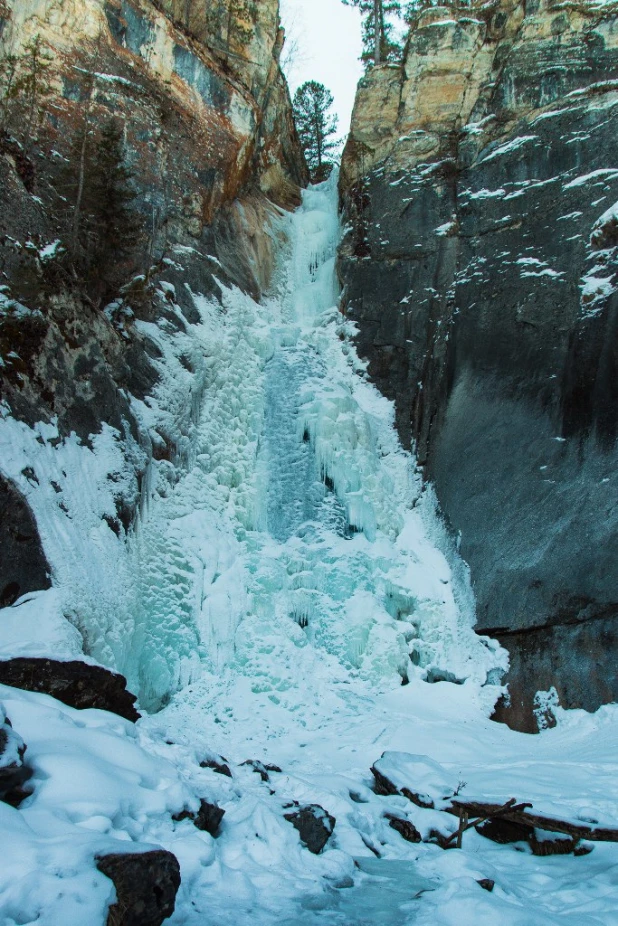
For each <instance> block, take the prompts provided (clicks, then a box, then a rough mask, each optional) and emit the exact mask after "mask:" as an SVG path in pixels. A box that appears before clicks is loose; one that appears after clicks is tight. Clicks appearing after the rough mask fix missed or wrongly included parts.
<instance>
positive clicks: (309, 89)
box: [293, 80, 338, 182]
mask: <svg viewBox="0 0 618 926" xmlns="http://www.w3.org/2000/svg"><path fill="white" fill-rule="evenodd" d="M333 103H334V100H333V95H332V93H331V92H330V90H327V89H326V87H325V86H324V85H323V84H319V83H317V81H315V80H310V81H307V83H304V84H303V85H302V87H299V88H298V90H297V91H296V93H295V94H294V104H293V107H294V121H295V123H296V128H297V131H298V135H299V138H300V142H301V145H302V146H303V150H304V152H305V157H306V159H307V164H308V166H309V170H310V171H311V176H312V179H313V180H314V182H315V181H316V180H323V179H325V177H327V176H328V174H329V173H330V170H332V162H331V161H329V160H328V156H329V155H330V154H332V153H333V152H334V151H335V150H336V149H337V147H338V145H337V142H336V141H333V140H332V138H333V135H334V134H335V132H336V131H337V123H338V119H337V116H335V115H331V114H329V112H328V110H329V109H330V108H331V106H332V105H333Z"/></svg>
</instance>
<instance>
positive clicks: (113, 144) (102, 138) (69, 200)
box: [59, 118, 143, 303]
mask: <svg viewBox="0 0 618 926" xmlns="http://www.w3.org/2000/svg"><path fill="white" fill-rule="evenodd" d="M131 180H132V174H131V171H130V170H129V169H128V167H127V166H126V164H125V156H124V143H123V130H122V127H121V125H120V124H119V123H118V122H117V121H116V120H115V119H113V118H111V119H109V120H108V121H107V122H106V123H105V124H104V125H103V127H102V129H101V130H100V131H96V130H95V129H94V128H93V126H92V124H91V120H90V119H87V120H85V122H84V125H83V126H82V127H81V128H80V129H79V130H78V132H76V134H75V136H74V138H73V140H72V144H71V148H70V152H69V158H68V161H67V164H66V168H65V172H64V177H63V178H62V179H61V182H60V185H59V192H60V194H61V196H62V197H63V199H64V200H65V202H66V206H67V210H68V212H67V223H66V224H67V225H68V226H69V228H70V235H69V237H68V245H67V257H68V259H69V260H70V262H71V266H72V270H73V276H74V277H75V278H76V279H78V280H81V281H82V282H83V283H85V284H86V285H87V287H88V291H89V295H90V297H91V298H92V301H93V302H95V303H99V302H100V301H101V299H104V298H107V297H108V296H109V295H111V294H114V295H115V291H117V289H118V287H119V286H120V285H121V283H122V282H123V279H124V278H126V276H127V275H128V274H129V272H130V270H131V267H130V265H131V262H132V261H131V258H132V257H133V255H134V254H135V252H136V250H137V248H138V246H139V244H140V242H141V238H142V231H143V223H142V221H141V218H140V216H139V214H138V212H137V211H136V209H135V199H136V194H135V192H134V190H133V188H132V186H131Z"/></svg>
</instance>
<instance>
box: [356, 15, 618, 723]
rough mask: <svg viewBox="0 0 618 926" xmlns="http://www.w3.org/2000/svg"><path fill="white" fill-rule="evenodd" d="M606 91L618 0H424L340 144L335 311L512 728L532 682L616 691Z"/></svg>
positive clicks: (616, 46)
mask: <svg viewBox="0 0 618 926" xmlns="http://www.w3.org/2000/svg"><path fill="white" fill-rule="evenodd" d="M617 105H618V4H616V3H614V2H596V0H591V2H587V3H582V2H570V0H567V2H557V0H526V2H522V0H489V2H480V0H473V2H471V3H466V4H450V5H449V6H448V7H446V6H445V7H434V8H431V9H428V10H425V11H424V12H422V13H420V14H419V16H418V20H417V22H416V23H414V24H413V26H412V29H411V33H410V37H409V40H408V43H407V47H406V52H405V60H404V62H403V64H402V65H401V66H393V65H387V66H382V67H378V68H374V69H373V70H372V71H370V72H369V74H368V75H367V77H366V78H365V79H364V80H363V81H362V82H361V85H360V87H359V91H358V97H357V101H356V107H355V111H354V116H353V124H352V131H351V135H350V139H349V142H348V145H347V147H346V150H345V154H344V158H343V166H342V174H341V193H342V197H343V201H344V205H345V209H346V213H347V222H348V232H347V235H346V238H345V240H344V242H343V245H342V248H341V252H340V261H339V270H340V276H341V278H342V282H343V284H344V286H345V289H344V311H346V312H347V313H348V314H349V315H350V317H351V318H353V319H354V320H355V321H356V322H357V325H358V337H357V343H358V347H359V350H360V352H361V354H362V355H363V356H365V357H366V358H368V360H369V372H370V374H371V376H372V377H373V378H374V380H375V381H376V383H377V384H378V385H379V387H380V388H381V389H382V391H383V392H384V393H385V394H386V395H388V396H389V397H391V398H393V399H394V400H395V403H396V409H397V424H398V428H399V431H400V434H401V437H402V439H403V440H404V442H405V443H406V444H408V445H409V444H414V445H415V446H416V448H417V451H418V455H419V460H420V462H421V463H422V464H423V466H424V467H425V472H426V474H427V478H428V479H430V480H432V481H433V482H434V483H435V486H436V490H437V493H438V496H439V500H440V503H441V506H442V509H443V512H444V514H445V517H446V519H447V521H448V522H449V523H450V525H451V527H452V530H453V531H454V532H455V533H456V534H457V535H459V539H460V548H461V553H462V555H463V557H464V558H465V559H466V560H467V561H468V563H469V565H470V568H471V574H472V580H473V585H474V589H475V593H476V598H477V603H478V625H477V628H478V630H479V632H483V633H489V634H492V635H494V636H496V637H498V639H499V640H500V641H501V642H502V643H503V644H504V645H505V646H506V648H507V649H508V650H509V652H510V654H511V670H510V673H509V675H508V676H507V679H506V681H508V682H509V685H510V699H511V700H510V706H508V707H507V706H502V707H501V708H499V710H498V712H497V716H498V717H500V718H501V719H505V720H507V721H508V722H509V723H510V724H511V725H513V726H515V727H517V728H519V729H522V730H529V731H533V730H535V729H536V728H537V727H536V720H535V717H534V716H533V710H534V707H535V701H534V696H535V693H536V692H537V691H538V690H541V691H548V690H550V689H551V688H552V687H555V689H556V692H557V694H558V697H559V699H560V702H561V703H562V705H563V706H565V707H583V708H586V709H588V710H592V709H594V708H596V707H597V706H598V705H599V704H601V703H603V702H606V701H610V700H616V698H617V697H618V676H617V674H616V644H617V642H618V640H617V630H618V627H617V624H616V616H617V614H618V573H617V571H616V567H615V564H616V557H617V554H618V532H617V528H618V508H617V501H618V497H617V490H616V476H615V469H616V451H615V438H616V422H617V412H618V408H617V398H618V396H617V391H616V381H617V376H616V374H617V372H618V371H617V369H616V367H617V362H618V340H617V336H616V318H617V315H616V312H617V310H618V297H617V295H616V292H617V290H618V276H617V270H618V264H617V260H618V248H617V245H618V235H617V232H616V227H617V223H618V202H617V200H618V170H617V169H616V164H615V157H614V154H613V152H614V150H615V146H616V136H617V127H618V121H617V119H616V106H617ZM541 700H542V699H541ZM538 703H539V701H538V699H537V704H538Z"/></svg>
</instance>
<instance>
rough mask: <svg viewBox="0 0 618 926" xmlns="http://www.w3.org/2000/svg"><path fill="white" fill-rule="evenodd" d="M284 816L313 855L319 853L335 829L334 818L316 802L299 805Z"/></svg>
mask: <svg viewBox="0 0 618 926" xmlns="http://www.w3.org/2000/svg"><path fill="white" fill-rule="evenodd" d="M284 816H285V819H286V820H289V821H290V823H291V824H292V826H294V827H295V828H296V829H297V830H298V833H299V835H300V839H301V842H303V843H304V844H305V846H306V847H307V848H308V849H309V851H310V852H313V854H314V855H319V854H320V852H321V851H322V849H323V848H324V846H325V845H326V843H327V842H328V840H329V839H330V837H331V836H332V833H333V830H334V829H335V823H336V820H335V818H334V817H333V816H332V815H331V814H329V813H328V811H326V810H324V808H323V807H320V806H319V805H318V804H309V805H307V806H306V807H299V808H298V810H295V811H293V813H286V814H285V815H284Z"/></svg>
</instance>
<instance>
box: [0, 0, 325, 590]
mask: <svg viewBox="0 0 618 926" xmlns="http://www.w3.org/2000/svg"><path fill="white" fill-rule="evenodd" d="M227 6H228V5H226V4H223V3H219V4H217V3H212V4H205V3H203V2H198V0H195V2H191V0H189V2H183V3H175V2H149V0H2V2H0V72H1V74H0V77H1V79H0V110H1V113H0V269H1V272H2V279H1V280H0V283H1V284H2V285H1V286H0V377H1V389H2V392H1V399H2V403H1V406H0V409H1V417H2V419H3V421H2V422H0V423H4V422H5V421H7V422H8V421H15V420H18V421H20V422H22V423H23V424H25V425H27V426H29V427H34V428H39V427H48V431H47V432H46V437H45V438H44V437H42V436H41V434H40V433H39V444H41V445H44V444H45V441H46V439H47V438H49V439H51V440H52V441H53V442H55V443H54V444H53V446H57V444H58V442H62V441H63V440H64V439H65V438H67V437H68V436H69V435H70V434H71V433H74V434H75V435H76V436H77V440H78V441H81V443H82V445H83V446H86V447H87V446H89V445H90V444H91V443H92V435H96V434H98V433H99V432H101V429H102V428H111V429H113V433H114V434H115V435H116V439H115V440H116V444H117V450H118V453H119V457H118V459H116V463H115V464H114V465H115V466H119V467H120V470H121V471H122V472H123V475H122V477H120V476H119V472H116V473H115V474H114V473H112V474H110V476H109V479H110V485H112V486H113V487H114V488H113V492H112V495H113V504H111V503H109V504H108V503H106V506H107V507H106V508H105V512H104V519H105V520H106V522H107V524H108V525H109V529H110V530H111V531H113V532H114V533H116V534H117V535H118V537H120V538H121V537H123V536H124V534H125V532H126V531H127V530H128V529H129V528H130V526H131V524H132V523H133V521H134V518H135V514H136V511H137V509H138V505H139V499H140V495H141V485H142V481H143V479H144V476H145V475H146V474H147V472H148V467H149V460H150V459H151V458H152V457H153V456H154V457H156V458H159V459H160V458H168V459H178V458H180V459H181V458H182V457H183V455H186V454H187V453H189V452H190V443H191V433H192V428H193V421H194V418H195V410H196V407H197V406H198V405H199V399H200V390H201V389H202V387H203V382H204V376H205V367H204V364H205V357H204V351H203V349H202V348H200V349H199V350H197V348H195V344H194V342H193V341H192V331H193V326H194V325H195V324H196V322H198V321H199V318H198V313H197V311H196V308H195V304H194V300H193V298H192V293H202V294H204V295H206V296H214V297H215V298H216V297H217V296H218V294H219V283H220V282H222V283H224V284H226V283H227V284H236V285H238V286H239V287H240V288H241V289H243V290H245V291H247V292H249V293H251V294H252V295H254V296H256V297H258V296H259V295H260V293H262V292H263V291H264V290H265V289H267V288H268V286H269V284H270V274H271V272H272V269H273V263H272V254H273V248H274V244H275V243H276V241H275V239H276V234H275V233H274V232H273V231H272V224H273V221H272V220H273V218H276V216H277V214H278V211H279V210H280V209H281V208H292V207H294V206H295V205H296V204H297V203H298V202H300V193H299V188H300V187H301V186H303V185H304V184H305V183H306V180H307V172H306V166H305V163H304V158H303V155H302V152H301V150H300V147H299V144H298V140H297V137H296V133H295V129H294V125H293V120H292V114H291V105H290V100H289V94H288V90H287V85H286V83H285V80H284V78H283V76H282V73H281V71H280V68H279V54H280V51H281V47H282V41H283V35H282V32H281V29H280V25H279V5H278V2H277V0H265V2H260V3H259V4H254V5H252V7H251V15H249V16H248V17H247V18H246V21H238V19H237V18H234V17H229V16H228V15H227V13H226V15H225V17H223V13H224V12H226V11H227ZM37 42H38V46H39V49H40V73H39V75H38V78H37V79H38V80H39V85H38V90H36V91H34V92H31V90H29V89H28V86H25V87H22V89H21V94H20V95H17V97H16V98H15V94H14V93H13V92H12V89H11V87H13V88H14V87H15V83H14V82H13V84H11V80H12V78H11V62H12V61H18V62H20V65H19V66H20V67H21V69H22V70H21V75H22V77H23V76H25V77H26V78H32V76H33V74H34V71H35V70H36V66H32V65H31V60H32V57H31V56H32V49H33V46H34V44H35V43H37ZM29 56H30V58H29ZM29 86H30V87H32V84H30V85H29ZM110 119H113V120H115V124H116V126H119V127H120V129H121V132H122V146H123V151H124V155H125V159H126V163H127V166H128V168H129V169H130V171H131V173H132V179H131V181H130V186H131V189H132V191H133V193H134V194H136V199H135V208H136V211H137V214H138V215H139V218H140V222H139V224H140V226H141V230H140V232H139V235H138V236H137V237H136V240H135V246H134V247H133V248H132V251H133V253H132V256H131V260H130V261H128V260H126V259H125V258H124V257H123V256H122V255H121V254H119V255H118V257H117V259H116V258H115V257H114V247H115V242H114V241H113V240H112V241H109V242H107V245H108V254H109V255H111V256H110V260H109V264H110V265H111V270H112V271H113V272H110V274H109V278H108V279H107V282H105V281H103V279H102V277H103V271H102V270H101V275H100V276H101V278H99V277H98V276H97V268H96V267H94V269H93V268H90V269H89V273H88V275H87V276H86V275H84V274H82V272H81V270H80V268H79V267H76V264H75V263H74V262H72V260H71V259H70V258H67V254H66V247H65V246H68V242H69V241H70V240H71V238H72V236H73V231H72V227H71V225H72V221H73V216H74V204H75V201H76V199H77V195H78V194H77V189H78V186H79V183H80V159H82V158H84V152H86V157H85V158H84V160H87V158H90V159H91V160H92V158H96V156H97V145H98V140H99V137H100V136H99V134H98V133H99V132H100V129H101V127H102V126H104V125H105V124H107V123H108V122H109V120H110ZM82 179H83V178H82ZM87 184H88V176H86V178H85V185H86V186H87ZM67 191H68V192H67ZM71 207H73V211H72V212H71ZM78 231H79V234H77V235H76V237H77V239H78V242H77V243H78V245H79V247H80V248H82V249H85V247H86V245H87V242H86V243H84V236H85V232H84V231H83V229H78ZM95 231H96V229H95ZM136 234H137V233H136ZM125 243H126V242H125ZM114 262H115V263H116V265H115V266H114ZM125 264H126V266H125ZM109 279H112V280H113V283H111V284H110V282H109ZM162 333H167V334H169V335H170V337H171V336H174V337H175V338H176V340H177V341H178V342H179V343H180V340H182V338H184V339H185V342H186V345H188V347H187V346H186V345H185V348H184V349H183V350H181V349H180V348H179V356H178V357H177V358H176V361H177V366H176V367H175V368H174V369H169V368H166V367H165V360H164V358H163V355H162V350H161V345H160V344H159V342H158V337H159V335H160V334H162ZM195 343H197V342H195ZM191 344H194V346H193V347H191ZM166 377H167V379H168V380H169V382H168V383H167V387H166V390H167V391H166V394H167V395H168V396H170V395H173V401H174V402H175V407H174V408H173V409H168V410H167V417H166V418H165V420H163V418H162V417H161V416H159V418H158V419H157V416H156V414H150V412H149V409H151V408H152V407H154V406H153V396H154V395H155V394H156V393H157V391H158V390H159V391H160V386H161V382H162V379H165V378H166ZM154 405H155V406H156V402H155V403H154ZM140 408H141V410H142V412H143V414H141V415H138V414H137V412H136V410H137V409H140ZM148 414H150V419H148ZM163 417H165V416H163ZM147 419H148V420H147ZM49 428H51V430H49ZM5 432H6V429H5V430H4V431H3V434H4V433H5ZM54 434H55V436H53V435H54ZM6 445H7V446H8V447H11V446H12V445H14V438H12V437H11V438H9V437H6ZM7 454H8V451H7V452H5V455H4V459H2V460H1V461H0V495H1V499H0V507H1V512H2V519H3V523H5V524H7V525H8V524H12V525H14V529H13V528H12V529H11V530H8V528H7V531H8V533H7V535H6V538H5V539H6V543H4V542H3V545H2V551H1V556H0V596H3V598H2V600H3V602H4V603H10V602H11V601H12V600H14V599H15V597H18V596H19V594H22V593H23V592H26V591H29V590H32V589H35V588H41V587H42V586H43V585H45V584H46V582H47V580H46V578H45V576H46V570H47V571H49V567H47V563H46V560H45V554H44V551H43V549H41V548H40V547H37V537H36V530H34V532H33V522H32V517H31V515H30V513H29V511H28V507H27V505H26V504H25V502H24V499H23V496H24V495H26V496H28V494H29V492H30V490H31V489H32V491H35V490H37V489H38V488H40V486H38V483H37V476H36V473H35V472H34V470H32V468H30V469H29V468H28V467H25V468H24V472H23V473H21V475H20V476H19V479H18V480H17V481H18V482H19V485H16V481H15V478H14V476H13V477H11V478H10V479H9V478H8V469H9V468H10V467H9V462H10V461H9V459H8V455H7ZM122 461H124V462H122ZM125 467H126V471H125ZM127 472H130V473H132V476H131V477H130V478H128V477H127ZM61 478H63V477H61ZM61 489H62V487H61V486H60V484H59V483H56V489H55V490H54V491H56V492H57V501H58V504H59V505H60V506H61V508H62V511H64V512H65V513H66V517H67V518H69V517H74V514H69V511H68V508H67V504H68V503H67V501H66V499H65V498H64V497H63V495H62V491H61ZM93 491H94V490H93ZM104 507H105V506H104ZM19 524H23V525H25V526H26V527H27V529H24V530H20V529H18V525H19ZM15 525H17V526H15ZM39 527H40V525H39ZM3 536H4V535H3ZM51 568H52V570H53V564H51ZM7 589H8V591H6V590H7ZM5 593H6V594H5ZM5 599H6V601H5Z"/></svg>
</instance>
